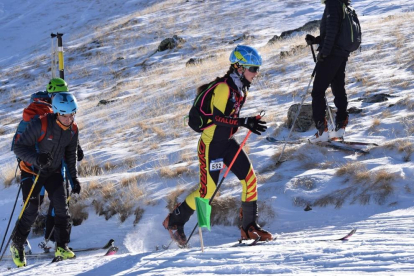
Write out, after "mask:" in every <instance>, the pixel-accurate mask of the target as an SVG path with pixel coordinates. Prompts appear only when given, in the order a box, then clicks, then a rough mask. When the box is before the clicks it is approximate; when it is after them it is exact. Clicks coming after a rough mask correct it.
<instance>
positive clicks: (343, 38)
mask: <svg viewBox="0 0 414 276" xmlns="http://www.w3.org/2000/svg"><path fill="white" fill-rule="evenodd" d="M338 1H339V0H338ZM339 2H340V3H341V4H342V10H343V17H342V22H341V25H340V29H339V36H338V40H337V45H338V46H339V47H340V48H341V49H342V50H345V51H348V52H353V51H356V50H357V49H358V48H359V46H360V45H361V41H362V32H361V25H360V24H359V19H358V16H357V14H356V12H355V10H354V8H352V7H351V6H347V5H345V3H343V2H341V1H339Z"/></svg>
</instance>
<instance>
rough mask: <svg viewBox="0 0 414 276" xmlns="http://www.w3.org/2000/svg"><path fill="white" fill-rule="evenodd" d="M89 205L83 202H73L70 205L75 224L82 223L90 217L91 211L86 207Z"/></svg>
mask: <svg viewBox="0 0 414 276" xmlns="http://www.w3.org/2000/svg"><path fill="white" fill-rule="evenodd" d="M86 207H88V206H87V205H86V204H84V203H82V202H76V203H75V202H71V203H70V205H69V213H70V215H71V218H72V222H73V226H77V225H81V224H82V222H83V221H84V220H87V219H88V216H89V212H87V211H86V210H85V209H86Z"/></svg>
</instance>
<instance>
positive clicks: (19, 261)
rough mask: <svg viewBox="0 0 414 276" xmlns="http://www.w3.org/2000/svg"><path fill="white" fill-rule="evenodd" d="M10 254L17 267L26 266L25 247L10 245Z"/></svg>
mask: <svg viewBox="0 0 414 276" xmlns="http://www.w3.org/2000/svg"><path fill="white" fill-rule="evenodd" d="M10 253H11V255H12V258H13V262H14V264H15V265H16V266H17V267H23V266H26V256H25V254H24V245H19V244H16V243H13V242H12V244H11V245H10Z"/></svg>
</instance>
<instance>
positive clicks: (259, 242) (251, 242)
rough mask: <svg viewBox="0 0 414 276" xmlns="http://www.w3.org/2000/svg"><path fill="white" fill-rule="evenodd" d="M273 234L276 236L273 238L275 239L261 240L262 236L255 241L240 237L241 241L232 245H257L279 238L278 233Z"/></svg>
mask: <svg viewBox="0 0 414 276" xmlns="http://www.w3.org/2000/svg"><path fill="white" fill-rule="evenodd" d="M273 236H274V238H273V239H271V240H266V241H261V240H260V237H257V238H256V239H254V240H253V241H250V240H242V239H240V240H239V243H236V244H234V245H232V247H239V246H255V245H260V244H267V243H269V242H271V241H275V240H277V237H276V235H273Z"/></svg>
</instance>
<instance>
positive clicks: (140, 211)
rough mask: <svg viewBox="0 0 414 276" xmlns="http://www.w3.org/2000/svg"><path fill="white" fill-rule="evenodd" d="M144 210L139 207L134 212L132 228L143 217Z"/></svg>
mask: <svg viewBox="0 0 414 276" xmlns="http://www.w3.org/2000/svg"><path fill="white" fill-rule="evenodd" d="M144 211H145V210H144V209H142V208H141V207H139V206H138V207H137V208H136V209H135V211H134V215H135V219H134V226H135V225H137V224H138V222H139V221H140V220H141V218H142V216H143V215H144Z"/></svg>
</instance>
